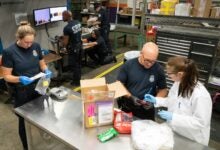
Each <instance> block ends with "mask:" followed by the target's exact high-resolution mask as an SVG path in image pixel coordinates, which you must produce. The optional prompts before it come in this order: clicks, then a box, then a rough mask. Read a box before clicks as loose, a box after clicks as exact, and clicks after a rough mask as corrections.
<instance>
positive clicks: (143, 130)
mask: <svg viewBox="0 0 220 150" xmlns="http://www.w3.org/2000/svg"><path fill="white" fill-rule="evenodd" d="M131 138H132V144H133V146H134V148H135V149H138V150H146V149H147V150H172V149H173V146H174V139H173V132H172V129H171V128H170V127H169V126H168V125H167V124H166V123H163V124H158V123H156V122H154V121H151V120H136V121H133V122H132V128H131Z"/></svg>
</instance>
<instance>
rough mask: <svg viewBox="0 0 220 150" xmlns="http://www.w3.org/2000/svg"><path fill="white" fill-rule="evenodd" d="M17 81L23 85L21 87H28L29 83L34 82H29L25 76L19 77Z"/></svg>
mask: <svg viewBox="0 0 220 150" xmlns="http://www.w3.org/2000/svg"><path fill="white" fill-rule="evenodd" d="M19 81H20V82H21V83H22V84H23V85H28V84H30V83H32V82H33V81H34V80H31V79H30V78H29V77H27V76H20V77H19Z"/></svg>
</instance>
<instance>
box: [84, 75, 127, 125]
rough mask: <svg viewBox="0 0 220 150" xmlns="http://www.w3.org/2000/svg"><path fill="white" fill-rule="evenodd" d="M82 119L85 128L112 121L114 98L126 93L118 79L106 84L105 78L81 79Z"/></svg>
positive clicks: (107, 123)
mask: <svg viewBox="0 0 220 150" xmlns="http://www.w3.org/2000/svg"><path fill="white" fill-rule="evenodd" d="M80 85H81V96H82V101H83V120H84V126H85V127H86V128H90V127H96V126H101V125H109V124H112V123H113V116H114V112H113V108H114V99H115V98H118V97H121V96H124V95H127V94H128V91H127V90H126V88H125V87H124V86H123V84H122V83H121V82H119V81H116V82H114V83H111V84H106V80H105V78H98V79H87V80H81V81H80Z"/></svg>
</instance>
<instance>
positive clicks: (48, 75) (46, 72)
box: [44, 69, 52, 78]
mask: <svg viewBox="0 0 220 150" xmlns="http://www.w3.org/2000/svg"><path fill="white" fill-rule="evenodd" d="M44 73H45V74H46V78H51V77H52V72H51V71H50V70H49V69H45V70H44Z"/></svg>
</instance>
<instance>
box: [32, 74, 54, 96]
mask: <svg viewBox="0 0 220 150" xmlns="http://www.w3.org/2000/svg"><path fill="white" fill-rule="evenodd" d="M49 85H50V78H46V77H41V78H40V80H39V81H38V82H37V85H36V87H35V90H36V91H37V92H38V93H39V94H41V95H46V93H47V89H48V87H49Z"/></svg>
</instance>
